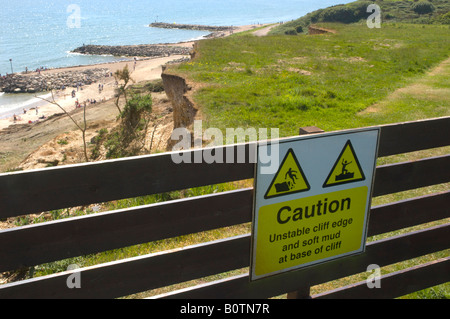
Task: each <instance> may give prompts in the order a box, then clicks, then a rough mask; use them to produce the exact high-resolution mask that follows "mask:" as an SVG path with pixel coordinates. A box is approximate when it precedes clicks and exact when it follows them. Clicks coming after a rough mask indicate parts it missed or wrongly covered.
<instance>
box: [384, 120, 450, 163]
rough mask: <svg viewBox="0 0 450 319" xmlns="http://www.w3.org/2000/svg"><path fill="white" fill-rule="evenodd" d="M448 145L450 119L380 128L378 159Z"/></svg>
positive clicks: (389, 125) (449, 142) (449, 139)
mask: <svg viewBox="0 0 450 319" xmlns="http://www.w3.org/2000/svg"><path fill="white" fill-rule="evenodd" d="M448 145H450V117H448V116H447V117H442V118H436V119H429V120H421V121H415V122H405V123H396V124H388V125H383V126H381V133H380V147H379V148H378V157H384V156H390V155H397V154H402V153H408V152H414V151H421V150H427V149H431V148H436V147H442V146H448Z"/></svg>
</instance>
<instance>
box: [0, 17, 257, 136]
mask: <svg viewBox="0 0 450 319" xmlns="http://www.w3.org/2000/svg"><path fill="white" fill-rule="evenodd" d="M261 26H262V25H256V24H255V25H243V26H237V27H234V28H233V29H228V30H225V31H221V32H216V33H214V36H213V37H226V36H230V35H231V34H233V33H239V32H244V31H248V30H252V29H255V28H257V27H261ZM203 38H204V39H207V38H208V37H203ZM196 41H201V40H193V41H183V42H178V43H161V44H158V45H168V46H181V47H185V48H192V47H193V45H194V44H195V42H196ZM186 57H187V56H186V55H171V56H168V57H137V63H136V66H134V59H133V57H124V60H120V61H114V62H106V63H96V64H89V65H77V66H69V67H59V68H51V69H47V70H43V71H41V72H42V74H53V73H62V72H79V71H83V70H92V69H95V68H107V69H109V71H110V72H111V73H114V72H116V71H117V70H119V69H120V70H121V69H123V67H124V66H125V65H128V68H129V70H130V71H131V72H132V73H131V76H132V78H133V79H134V81H135V82H136V83H137V82H140V81H151V80H156V79H160V78H161V73H162V66H163V65H165V64H166V63H168V62H171V61H176V60H179V59H182V58H186ZM134 68H135V69H134ZM21 74H23V72H22V73H21ZM33 74H36V72H35V71H33V72H28V75H33ZM99 84H103V90H102V92H99V90H98V85H99ZM114 89H115V79H114V77H108V78H103V79H102V80H101V81H98V82H96V83H93V84H90V85H85V86H84V87H83V90H78V91H77V92H76V96H75V97H74V98H72V97H71V91H72V90H73V88H67V89H66V90H64V91H56V94H55V95H54V98H55V102H57V103H58V104H60V105H61V106H62V107H63V108H64V109H65V110H66V111H67V112H71V111H74V110H76V107H75V101H77V100H78V102H79V103H84V102H85V101H86V102H87V101H90V100H96V102H97V103H98V102H102V101H107V100H110V99H111V98H113V97H114ZM75 90H76V89H75ZM47 93H48V92H39V93H36V95H37V96H43V95H46V94H47ZM49 100H51V97H50V98H49ZM89 105H90V103H89V102H87V106H88V107H89ZM36 106H37V107H38V110H37V112H36ZM25 110H26V113H24V112H23V107H18V108H16V109H13V110H10V111H5V112H4V114H3V115H5V116H7V117H3V116H1V118H0V131H1V130H3V129H5V128H7V127H9V126H10V125H17V124H33V123H36V122H39V121H42V120H45V119H47V118H48V117H50V116H52V115H54V114H57V113H63V111H62V110H61V109H60V108H59V107H58V106H57V105H54V104H52V103H49V102H47V101H37V102H35V103H33V104H31V105H29V106H26V107H25ZM14 114H15V115H16V121H14ZM42 116H44V118H42Z"/></svg>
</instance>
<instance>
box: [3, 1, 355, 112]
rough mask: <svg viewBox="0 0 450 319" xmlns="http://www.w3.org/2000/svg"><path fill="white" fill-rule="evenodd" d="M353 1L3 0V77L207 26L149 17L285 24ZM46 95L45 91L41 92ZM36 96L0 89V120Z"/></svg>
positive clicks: (86, 60) (193, 34)
mask: <svg viewBox="0 0 450 319" xmlns="http://www.w3.org/2000/svg"><path fill="white" fill-rule="evenodd" d="M351 1H352V0H319V1H317V0H277V1H274V0H189V1H187V0H165V1H160V0H158V1H156V0H57V1H47V0H16V1H11V0H0V76H3V75H5V74H7V73H17V72H23V71H25V70H26V69H28V70H36V69H37V68H41V67H42V68H59V67H68V66H77V65H88V64H99V63H106V62H114V61H118V60H123V59H124V58H121V57H114V56H96V55H82V54H75V53H71V51H72V50H73V49H75V48H77V47H79V46H82V45H83V44H99V45H134V44H157V43H177V42H183V41H188V40H194V39H201V38H202V37H204V36H206V35H207V34H209V32H205V31H193V30H179V29H158V28H151V27H149V24H150V23H152V22H167V23H182V24H201V25H214V26H237V25H249V24H258V23H261V24H262V23H275V22H282V21H284V22H286V21H290V20H293V19H297V18H299V17H301V16H303V15H305V14H307V13H308V12H311V11H314V10H317V9H319V8H325V7H328V6H331V5H336V4H341V3H348V2H351ZM42 95H46V93H42ZM39 102H42V100H40V99H37V98H35V96H34V94H7V93H2V92H0V118H2V117H3V118H4V117H6V116H11V115H12V113H13V112H16V111H17V110H22V108H26V107H29V106H31V105H35V104H36V103H39Z"/></svg>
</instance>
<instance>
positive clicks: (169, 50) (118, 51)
mask: <svg viewBox="0 0 450 319" xmlns="http://www.w3.org/2000/svg"><path fill="white" fill-rule="evenodd" d="M190 51H191V49H189V48H186V47H181V46H171V45H152V44H141V45H116V46H111V45H83V46H81V47H78V48H76V49H75V50H73V52H75V53H81V54H91V55H105V54H106V55H113V56H127V57H134V56H137V57H164V56H170V55H189V52H190Z"/></svg>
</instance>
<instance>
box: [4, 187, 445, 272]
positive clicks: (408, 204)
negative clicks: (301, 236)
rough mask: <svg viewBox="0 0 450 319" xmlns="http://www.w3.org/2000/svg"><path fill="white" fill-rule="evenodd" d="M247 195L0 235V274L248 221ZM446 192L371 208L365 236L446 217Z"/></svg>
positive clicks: (237, 193) (198, 199)
mask: <svg viewBox="0 0 450 319" xmlns="http://www.w3.org/2000/svg"><path fill="white" fill-rule="evenodd" d="M252 196H253V191H252V189H243V190H238V191H231V192H225V193H222V194H215V195H207V196H201V197H196V198H188V199H183V200H176V201H171V202H165V203H161V204H154V205H146V206H141V207H135V208H130V209H123V210H119V211H112V212H105V213H100V214H93V215H87V216H82V217H75V218H71V219H64V220H59V221H55V222H50V223H42V224H36V225H30V226H27V227H21V228H18V229H14V230H3V231H0V242H4V243H9V245H4V246H2V247H1V248H0V271H7V270H12V269H17V268H21V267H26V266H33V265H38V264H41V263H46V262H51V261H56V260H61V259H65V258H70V257H77V256H81V255H87V254H91V253H97V252H101V251H106V250H111V249H117V248H122V247H127V246H130V245H136V244H140V243H146V242H151V241H156V240H161V239H165V238H171V237H177V236H181V235H186V234H191V233H195V232H200V231H206V230H211V229H216V228H221V227H227V226H232V225H237V224H242V223H247V222H251V220H252V201H253V197H252ZM449 198H450V192H445V193H442V194H437V195H429V196H423V197H418V198H414V199H408V200H405V201H400V202H396V203H390V204H386V205H382V206H378V207H374V208H372V210H371V212H370V221H369V229H368V236H373V235H378V234H381V233H386V232H389V231H394V230H398V229H401V228H406V227H411V226H415V225H419V224H423V223H427V222H431V221H435V220H439V219H443V218H447V217H450V210H449V208H448V204H447V203H448V201H449Z"/></svg>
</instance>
